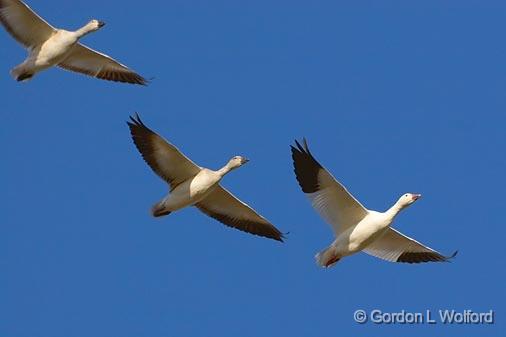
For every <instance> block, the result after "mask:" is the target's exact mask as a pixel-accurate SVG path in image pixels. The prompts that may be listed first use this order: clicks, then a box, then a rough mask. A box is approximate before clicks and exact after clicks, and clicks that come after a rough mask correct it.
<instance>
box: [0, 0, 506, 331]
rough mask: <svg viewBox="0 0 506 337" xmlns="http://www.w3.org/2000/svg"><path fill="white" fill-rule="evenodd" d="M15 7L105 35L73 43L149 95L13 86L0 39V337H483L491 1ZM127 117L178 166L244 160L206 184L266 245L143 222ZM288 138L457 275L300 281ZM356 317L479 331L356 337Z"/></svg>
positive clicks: (414, 269) (491, 300)
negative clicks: (236, 206)
mask: <svg viewBox="0 0 506 337" xmlns="http://www.w3.org/2000/svg"><path fill="white" fill-rule="evenodd" d="M29 4H30V5H31V6H32V8H34V9H36V10H37V11H38V12H39V13H40V14H41V15H42V16H43V17H45V18H46V19H47V20H49V21H50V22H51V23H52V24H53V25H55V26H59V27H64V28H77V27H78V26H79V25H82V24H84V23H86V22H87V21H88V20H89V19H91V18H97V19H101V20H104V21H106V22H107V26H105V27H104V29H103V30H101V31H100V32H97V33H96V34H92V35H89V36H87V37H86V38H85V40H84V41H83V42H84V43H86V44H87V45H89V46H91V47H93V48H96V49H99V50H101V51H103V52H105V53H107V54H109V55H111V56H114V57H116V58H118V59H119V60H120V61H121V62H123V63H126V64H127V65H129V66H131V67H132V68H134V69H136V70H138V71H139V72H140V73H141V74H143V75H145V76H146V77H148V78H149V77H155V79H154V81H153V82H152V83H151V85H150V86H149V87H145V88H144V87H137V86H129V85H121V84H114V83H110V82H104V81H99V80H95V79H90V78H86V77H84V76H79V75H76V74H72V73H68V72H65V71H62V70H59V69H52V70H49V71H47V72H44V73H41V74H40V75H39V76H37V77H35V78H34V79H33V80H32V81H31V82H29V83H23V84H19V83H16V82H15V81H13V80H12V79H11V78H10V76H9V69H10V68H11V67H13V66H14V65H16V64H18V63H20V62H21V61H22V60H23V58H24V56H25V52H24V51H23V49H22V48H21V47H19V46H18V45H17V44H16V42H15V41H14V40H13V39H11V38H10V36H8V35H7V33H5V32H4V31H2V32H1V33H0V45H2V57H1V61H0V88H2V89H1V90H2V93H1V97H2V108H1V109H0V116H1V120H2V123H1V126H0V144H2V151H1V158H2V160H1V163H2V164H1V165H0V186H1V187H2V189H1V190H2V193H0V204H1V212H0V247H1V248H0V266H1V268H2V271H3V272H2V276H1V277H0V317H1V319H0V334H1V335H2V336H15V337H24V336H27V337H28V336H30V337H33V336H44V337H45V336H48V337H57V336H62V337H63V336H65V337H74V336H76V337H78V336H104V337H108V336H123V337H128V336H191V337H193V336H196V337H197V336H221V337H226V336H264V337H266V336H322V335H325V336H338V335H339V336H341V335H343V336H344V335H346V336H350V335H353V334H355V335H356V334H361V335H363V336H377V335H378V334H383V335H386V334H388V335H389V336H405V335H406V333H407V331H409V335H410V336H427V335H428V334H430V335H432V336H449V335H478V334H479V335H480V336H504V333H505V330H506V329H505V323H504V312H505V310H506V305H505V303H506V301H505V293H504V284H505V281H506V277H505V274H504V267H505V262H504V260H505V253H504V237H505V236H506V229H505V225H504V191H505V187H506V186H505V179H504V172H505V169H506V161H505V155H504V150H505V145H506V135H505V131H504V126H505V123H506V117H505V110H506V99H505V97H506V96H505V92H506V62H505V56H506V47H505V44H504V31H505V28H506V4H504V2H500V1H488V2H487V3H486V4H484V3H483V2H481V1H445V2H440V1H423V2H422V1H410V2H409V3H408V2H405V1H382V2H378V1H374V2H373V1H354V2H346V3H345V2H331V1H315V2H311V3H308V2H305V3H303V2H298V1H295V2H294V1H290V2H288V1H286V2H285V1H278V2H272V1H250V2H237V1H213V2H212V3H211V2H206V1H186V0H185V1H182V0H181V1H153V2H150V3H149V6H139V2H134V1H129V0H127V1H123V2H122V6H121V9H120V10H118V8H117V4H116V3H114V2H108V1H98V0H89V1H75V2H74V1H73V2H67V1H62V0H53V1H50V2H45V1H39V0H32V1H30V2H29ZM135 111H138V112H139V113H140V114H141V116H142V118H143V119H144V121H145V122H146V124H148V125H149V126H151V127H152V128H153V129H155V130H157V131H158V132H159V133H160V134H162V135H164V136H165V137H166V138H168V139H169V140H171V141H172V142H173V143H174V144H176V145H177V146H178V147H179V148H180V149H182V150H183V151H184V152H185V153H186V154H187V155H188V156H190V157H191V158H192V159H193V160H194V161H196V162H197V163H199V164H200V165H203V166H206V167H210V168H219V167H221V166H222V165H223V164H224V163H225V162H226V160H228V159H229V158H230V157H231V156H233V155H236V154H238V155H244V156H246V157H248V158H250V159H251V162H250V163H249V164H248V165H246V166H244V167H243V168H241V169H240V170H237V171H234V172H233V173H231V174H230V175H229V176H227V177H226V179H225V180H224V185H225V186H226V187H227V188H229V189H230V190H232V191H233V192H234V193H235V194H236V195H238V196H239V197H241V198H242V199H243V200H245V201H246V202H248V203H249V204H250V205H252V206H253V207H255V208H256V209H257V210H258V211H260V212H261V213H262V214H263V215H265V216H266V217H267V218H268V219H270V220H271V221H272V222H273V223H274V224H275V225H276V226H277V227H279V228H280V229H281V230H283V231H289V232H290V234H289V236H288V240H287V241H286V243H285V244H279V243H277V242H274V241H271V240H265V239H261V238H258V237H254V236H249V235H247V234H244V233H242V232H239V231H234V230H231V229H228V228H226V227H225V226H222V225H221V224H219V223H217V222H216V221H214V220H212V219H210V218H207V217H205V216H203V215H202V214H200V213H199V212H198V211H197V210H195V209H187V210H184V211H181V212H178V213H174V214H171V215H170V216H168V217H165V218H162V219H154V218H151V217H150V215H149V209H150V207H151V205H152V204H153V203H154V202H155V201H157V200H158V199H160V198H161V197H162V196H163V195H164V194H165V193H166V187H165V186H164V184H163V182H162V181H160V180H159V179H158V178H157V177H156V176H155V175H154V174H153V173H152V172H151V171H150V170H149V168H148V167H147V166H146V165H145V164H144V162H143V161H142V160H141V158H140V156H139V154H138V153H137V150H136V149H135V148H134V146H133V144H132V142H131V140H130V137H129V133H128V129H127V126H126V124H125V121H126V120H127V118H128V116H129V115H130V114H132V113H133V112H135ZM303 136H305V137H307V138H308V140H309V143H310V146H311V148H312V151H313V153H314V154H315V156H316V157H317V158H318V159H319V160H320V162H321V163H322V164H324V165H325V166H326V167H327V168H328V169H329V170H330V171H331V172H332V173H333V174H334V176H335V177H336V178H338V179H339V180H341V181H342V182H343V183H344V184H345V185H346V186H347V187H348V188H349V189H350V190H351V191H352V192H353V193H354V194H355V196H356V197H357V198H359V200H361V201H362V203H363V204H364V205H365V206H366V207H368V208H371V209H377V210H384V209H386V208H388V207H389V206H390V205H391V204H392V203H393V202H394V201H395V200H397V198H398V197H399V196H400V195H401V194H402V193H404V192H420V193H422V194H423V196H424V197H423V198H422V199H421V200H420V201H418V202H417V203H416V204H415V205H413V206H412V207H410V208H409V209H407V210H406V211H405V212H404V213H403V214H401V215H400V216H399V218H398V219H397V221H396V223H395V227H396V228H398V229H399V230H401V231H402V232H403V233H405V234H407V235H410V236H413V237H415V238H416V239H418V240H420V241H422V242H423V243H426V244H428V245H429V246H431V247H434V248H436V249H438V250H440V251H442V252H444V253H450V252H452V251H453V250H455V249H459V251H460V253H459V255H458V257H457V258H456V259H455V260H454V261H453V263H450V264H425V265H402V264H391V263H387V262H384V261H381V260H377V259H375V258H372V257H370V256H367V255H365V254H357V255H355V256H353V257H350V258H347V259H344V260H343V261H342V262H340V263H339V264H337V265H336V267H335V268H332V269H330V270H322V269H319V268H318V267H317V266H316V265H315V263H314V260H313V256H314V254H315V253H316V252H317V251H319V250H321V249H322V248H324V247H326V246H327V245H328V244H329V243H330V242H331V241H332V240H333V237H332V232H331V230H330V229H329V227H328V226H327V225H326V224H325V223H323V221H322V220H321V219H320V218H319V217H318V215H317V214H316V213H315V212H314V211H313V210H312V208H311V207H310V205H309V202H308V201H307V200H306V199H305V197H304V195H303V194H302V193H301V191H300V189H299V187H298V185H297V183H296V181H295V177H294V174H293V171H292V170H293V169H292V163H291V158H290V151H289V145H290V144H291V142H292V141H293V139H294V138H300V137H303ZM357 309H365V310H372V309H380V310H383V311H386V312H388V311H392V312H396V311H401V310H403V309H404V310H407V311H415V312H416V311H425V310H428V309H429V310H437V309H456V310H459V311H462V310H465V309H471V310H474V311H488V310H491V309H492V310H494V311H495V312H496V322H495V324H493V325H452V326H449V325H442V324H436V325H416V326H407V325H375V324H371V323H369V324H364V325H359V324H357V323H355V322H354V321H353V312H354V311H355V310H357Z"/></svg>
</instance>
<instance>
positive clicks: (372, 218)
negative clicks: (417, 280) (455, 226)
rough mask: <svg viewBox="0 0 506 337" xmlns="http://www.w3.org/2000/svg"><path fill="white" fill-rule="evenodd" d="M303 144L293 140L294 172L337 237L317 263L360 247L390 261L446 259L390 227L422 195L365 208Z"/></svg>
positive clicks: (336, 258)
mask: <svg viewBox="0 0 506 337" xmlns="http://www.w3.org/2000/svg"><path fill="white" fill-rule="evenodd" d="M303 144H304V146H302V145H301V144H300V143H299V142H297V141H295V146H292V147H291V148H292V158H293V164H294V168H295V170H294V171H295V175H296V178H297V181H298V182H299V185H300V187H301V188H302V191H303V192H304V193H306V195H307V197H308V198H309V200H310V201H311V204H312V206H313V208H314V209H315V210H316V211H317V212H318V213H319V214H320V216H322V217H323V218H324V219H325V220H326V222H328V223H329V224H330V225H331V226H332V229H333V230H334V233H335V236H336V239H335V241H334V242H333V243H332V244H331V245H330V246H329V247H328V248H326V249H325V250H323V251H322V252H320V253H318V254H317V255H316V261H317V263H318V264H319V265H320V266H322V267H330V266H332V265H334V264H335V263H336V262H338V261H339V260H340V259H341V258H343V257H345V256H349V255H352V254H355V253H356V252H359V251H364V252H365V253H367V254H369V255H372V256H375V257H378V258H380V259H383V260H386V261H391V262H407V263H420V262H429V261H448V260H449V259H451V258H453V257H454V256H455V255H456V254H457V252H455V253H454V254H453V255H451V256H449V257H445V256H443V255H441V254H440V253H438V252H436V251H435V250H433V249H431V248H429V247H427V246H424V245H422V244H421V243H420V242H418V241H415V240H413V239H411V238H409V237H407V236H405V235H403V234H401V233H399V232H398V231H397V230H395V229H393V228H391V227H390V225H391V224H392V222H393V221H394V218H395V216H396V215H397V214H398V213H399V212H400V211H401V210H403V209H404V208H406V207H408V206H409V205H411V204H412V203H414V202H415V201H416V200H418V199H419V198H420V197H421V195H420V194H413V193H406V194H404V195H403V196H401V197H400V198H399V200H398V201H397V202H396V203H395V204H394V205H393V206H392V207H391V208H390V209H389V210H387V211H386V212H376V211H371V210H368V209H366V208H365V207H364V206H362V204H360V202H359V201H358V200H357V199H355V198H354V197H353V195H351V194H350V192H348V190H347V189H346V188H345V187H344V186H343V185H341V184H340V183H339V182H338V181H337V180H336V179H335V178H334V177H333V176H332V175H331V174H330V173H329V172H328V171H327V170H326V169H325V168H324V167H323V166H321V165H320V163H318V161H317V160H316V159H315V158H314V157H313V155H312V154H311V152H310V151H309V148H308V145H307V142H306V140H305V139H304V141H303Z"/></svg>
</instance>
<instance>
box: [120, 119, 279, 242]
mask: <svg viewBox="0 0 506 337" xmlns="http://www.w3.org/2000/svg"><path fill="white" fill-rule="evenodd" d="M130 120H131V121H130V122H128V126H129V128H130V134H131V135H132V139H133V141H134V144H135V146H136V147H137V149H138V150H139V152H140V153H141V155H142V157H143V158H144V160H145V161H146V163H147V164H148V165H149V166H150V167H151V169H152V170H153V171H154V172H155V173H156V174H157V175H158V176H159V177H160V178H162V179H163V180H164V181H165V182H167V183H168V185H169V187H170V191H169V194H168V195H167V196H166V197H165V198H164V199H163V200H161V201H160V202H158V203H157V204H155V205H154V206H153V208H152V209H151V213H152V215H153V216H155V217H161V216H165V215H168V214H170V213H171V212H174V211H177V210H180V209H183V208H186V207H190V206H195V207H196V208H198V209H199V210H200V211H202V212H203V213H204V214H206V215H208V216H210V217H212V218H214V219H216V220H218V221H220V222H221V223H223V224H225V225H227V226H230V227H233V228H236V229H239V230H241V231H244V232H248V233H251V234H254V235H259V236H263V237H267V238H270V239H274V240H277V241H283V234H282V233H281V232H280V231H279V230H278V229H277V228H276V227H274V226H273V225H272V224H271V223H270V222H269V221H268V220H267V219H265V218H264V217H263V216H261V215H260V214H258V213H257V212H256V211H255V210H253V209H252V208H251V207H250V206H248V205H247V204H245V203H244V202H242V201H241V200H239V199H238V198H236V197H235V196H234V195H233V194H232V193H230V192H229V191H227V190H226V189H225V188H223V187H222V186H221V184H220V182H221V180H222V179H223V177H224V176H225V175H226V174H228V173H229V172H231V171H232V170H234V169H236V168H238V167H241V166H242V165H244V164H245V163H247V162H248V160H247V159H245V158H243V157H240V156H235V157H233V158H232V159H230V160H229V162H228V163H227V164H226V165H225V166H224V167H223V168H221V169H219V170H217V171H213V170H210V169H207V168H203V167H200V166H198V165H196V164H195V163H194V162H192V161H191V160H190V159H189V158H188V157H186V156H185V155H184V154H182V153H181V151H179V150H178V149H177V148H176V147H175V146H174V145H172V144H170V143H169V142H168V141H166V140H165V139H163V138H162V137H160V136H159V135H158V134H156V133H155V132H153V131H151V130H150V129H149V128H148V127H147V126H146V125H144V123H142V121H141V120H140V118H139V116H138V115H137V116H136V117H135V118H134V117H130Z"/></svg>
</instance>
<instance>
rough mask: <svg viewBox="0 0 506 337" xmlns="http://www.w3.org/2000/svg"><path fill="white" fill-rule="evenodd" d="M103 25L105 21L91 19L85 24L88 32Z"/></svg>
mask: <svg viewBox="0 0 506 337" xmlns="http://www.w3.org/2000/svg"><path fill="white" fill-rule="evenodd" d="M104 26H105V22H103V21H99V20H95V19H93V20H91V21H90V22H88V23H87V24H86V27H87V28H88V30H89V31H90V32H95V31H97V30H99V29H100V28H102V27H104Z"/></svg>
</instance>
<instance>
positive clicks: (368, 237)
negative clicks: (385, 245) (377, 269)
mask: <svg viewBox="0 0 506 337" xmlns="http://www.w3.org/2000/svg"><path fill="white" fill-rule="evenodd" d="M391 223H392V220H391V219H389V218H388V217H387V215H386V214H384V213H380V212H375V211H369V214H367V216H366V217H365V218H364V219H363V220H362V221H360V222H359V223H358V224H356V225H355V226H353V227H350V228H348V229H346V230H345V231H344V232H342V233H341V234H340V235H338V236H337V237H336V239H335V241H334V242H333V243H332V245H331V246H332V247H334V249H335V254H336V255H339V256H342V257H344V256H348V255H351V254H354V253H357V252H359V251H361V250H363V249H364V248H365V247H367V246H368V245H369V244H370V243H371V242H373V241H374V240H376V239H377V238H379V237H380V236H382V235H383V234H385V231H386V230H387V229H388V227H389V226H390V224H391Z"/></svg>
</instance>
